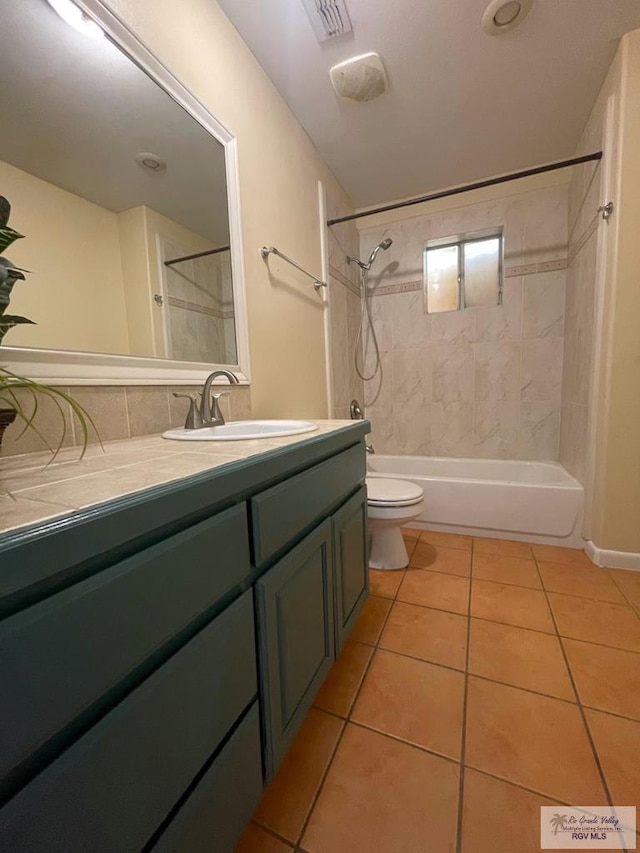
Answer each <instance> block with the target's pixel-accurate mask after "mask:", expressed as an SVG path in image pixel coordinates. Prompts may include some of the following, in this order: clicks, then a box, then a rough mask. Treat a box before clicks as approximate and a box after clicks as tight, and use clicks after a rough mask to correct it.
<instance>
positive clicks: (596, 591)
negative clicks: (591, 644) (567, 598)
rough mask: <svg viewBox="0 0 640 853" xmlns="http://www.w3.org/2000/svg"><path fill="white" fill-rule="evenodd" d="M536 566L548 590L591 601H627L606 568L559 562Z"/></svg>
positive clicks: (622, 602)
mask: <svg viewBox="0 0 640 853" xmlns="http://www.w3.org/2000/svg"><path fill="white" fill-rule="evenodd" d="M538 568H539V569H540V575H541V576H542V583H543V584H544V587H545V589H548V590H549V592H562V593H564V594H565V595H575V596H579V597H581V598H590V599H592V600H593V601H612V602H614V603H615V604H626V603H627V602H626V601H625V599H624V596H623V595H622V593H621V592H620V590H619V589H618V587H617V586H616V585H615V583H614V582H613V580H612V579H611V578H610V577H609V574H608V572H607V570H606V569H599V568H598V567H597V566H593V565H592V566H591V567H588V566H577V565H576V566H571V565H569V566H562V565H560V564H559V563H538Z"/></svg>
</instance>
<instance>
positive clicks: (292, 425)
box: [162, 421, 318, 441]
mask: <svg viewBox="0 0 640 853" xmlns="http://www.w3.org/2000/svg"><path fill="white" fill-rule="evenodd" d="M317 429H318V427H317V426H316V424H313V423H311V421H233V422H232V423H229V424H224V425H223V426H215V427H203V429H184V427H181V428H180V429H170V430H167V432H163V433H162V437H163V438H173V439H175V440H176V441H242V440H243V439H249V438H278V437H280V436H283V435H299V434H301V433H303V432H314V431H315V430H317Z"/></svg>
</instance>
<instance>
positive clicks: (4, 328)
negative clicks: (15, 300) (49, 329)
mask: <svg viewBox="0 0 640 853" xmlns="http://www.w3.org/2000/svg"><path fill="white" fill-rule="evenodd" d="M25 324H27V325H30V326H35V323H34V322H33V320H29V318H28V317H20V316H18V315H17V314H3V313H2V311H1V310H0V344H1V343H2V340H3V338H4V336H5V335H6V334H7V332H8V331H9V330H10V329H13V327H14V326H21V325H25Z"/></svg>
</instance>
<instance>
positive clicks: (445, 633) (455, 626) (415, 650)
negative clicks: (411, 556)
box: [379, 601, 467, 670]
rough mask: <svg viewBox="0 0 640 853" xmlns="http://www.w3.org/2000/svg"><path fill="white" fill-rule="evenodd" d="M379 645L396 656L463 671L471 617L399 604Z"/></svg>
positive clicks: (391, 614) (388, 621)
mask: <svg viewBox="0 0 640 853" xmlns="http://www.w3.org/2000/svg"><path fill="white" fill-rule="evenodd" d="M379 645H380V647H381V648H384V649H389V650H390V651H393V652H401V653H402V654H406V655H411V656H412V657H417V658H422V659H423V660H428V661H431V663H440V664H443V665H444V666H452V667H454V669H461V670H463V669H464V667H465V658H466V650H467V617H466V616H459V615H458V614H457V613H447V612H445V611H444V610H434V609H433V608H430V607H418V606H417V605H415V604H406V603H405V602H402V601H396V603H395V604H394V605H393V607H392V608H391V613H390V614H389V618H388V620H387V624H386V625H385V628H384V631H383V632H382V636H381V637H380V643H379Z"/></svg>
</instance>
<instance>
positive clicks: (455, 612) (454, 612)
mask: <svg viewBox="0 0 640 853" xmlns="http://www.w3.org/2000/svg"><path fill="white" fill-rule="evenodd" d="M543 562H544V561H543ZM558 565H563V564H561V563H558ZM409 569H411V570H413V571H432V570H431V569H415V568H414V567H413V566H410V567H408V568H407V570H406V571H409ZM432 573H433V574H446V575H448V576H449V577H457V578H461V579H462V580H467V579H468V577H470V576H467V575H464V576H463V575H451V573H450V572H432ZM478 580H482V579H481V578H478ZM483 583H496V584H497V585H500V586H515V587H516V588H517V589H528V590H529V591H530V592H547V590H546V589H545V588H544V587H543V588H542V589H531V587H526V586H518V585H517V584H503V583H501V582H500V581H483ZM549 591H550V592H552V594H553V595H561V596H564V597H566V598H576V597H577V598H580V599H583V598H585V600H592V599H589V598H586V597H585V596H573V595H570V594H569V593H564V592H553V591H552V590H549ZM375 597H376V598H387V600H389V597H388V596H383V595H376V596H375ZM393 600H395V599H393ZM397 600H398V602H400V603H401V604H411V605H412V606H413V607H423V608H424V609H425V610H438V611H439V612H441V613H450V614H452V615H453V616H462V617H463V618H464V615H465V614H464V613H461V612H460V611H459V610H445V609H444V608H443V607H436V606H435V605H433V604H420V603H419V602H417V601H408V600H406V599H403V598H398V599H397ZM597 603H599V604H613V605H617V606H618V607H627V606H629V607H631V610H633V611H634V613H635V615H636V616H639V618H640V615H639V614H638V613H637V612H636V611H635V608H634V607H633V605H627V604H620V603H619V602H615V601H604V600H600V599H598V600H597ZM473 618H474V619H479V620H480V621H482V622H492V623H494V624H496V625H507V626H509V627H511V628H522V629H523V630H525V631H535V633H537V634H545V635H546V636H547V637H553V636H555V634H556V633H558V632H550V631H541V630H540V629H539V628H531V627H530V626H528V625H516V624H515V623H513V622H501V621H500V620H498V619H488V618H487V617H486V616H474V617H473ZM558 636H563V635H560V634H559V633H558ZM565 639H567V640H575V641H576V642H578V643H588V644H589V645H591V646H599V647H600V648H603V649H615V650H617V651H624V652H630V653H631V654H640V651H637V650H635V649H627V648H623V647H621V646H609V645H607V644H605V643H596V642H594V641H593V640H584V639H581V638H579V637H565ZM358 642H362V641H361V640H360V641H358ZM365 645H371V643H365Z"/></svg>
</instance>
